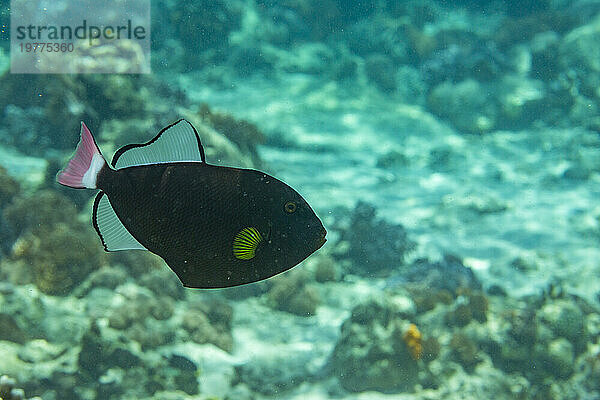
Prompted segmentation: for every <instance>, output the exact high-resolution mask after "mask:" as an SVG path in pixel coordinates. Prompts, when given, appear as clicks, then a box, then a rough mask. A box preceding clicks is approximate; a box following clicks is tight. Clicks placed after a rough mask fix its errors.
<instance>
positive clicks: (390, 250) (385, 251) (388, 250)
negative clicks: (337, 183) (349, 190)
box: [335, 201, 415, 276]
mask: <svg viewBox="0 0 600 400" xmlns="http://www.w3.org/2000/svg"><path fill="white" fill-rule="evenodd" d="M375 214H376V211H375V208H374V207H373V206H371V205H369V204H367V203H364V202H362V201H359V202H358V203H357V204H356V206H355V208H354V210H353V211H352V213H351V215H350V217H349V220H348V221H345V222H342V223H338V224H339V225H340V226H339V227H338V228H339V229H340V230H341V235H340V242H341V243H340V244H342V245H341V246H340V244H338V250H337V251H336V254H335V255H336V256H337V257H338V258H347V259H349V260H350V261H351V264H350V265H349V267H348V269H347V272H349V273H353V274H357V275H362V276H372V275H373V274H377V273H380V272H389V271H390V270H394V269H396V268H398V267H399V266H401V265H403V264H404V261H405V258H406V256H407V254H408V253H410V252H411V251H412V250H413V249H414V247H415V243H414V242H413V241H412V240H410V239H409V238H408V235H407V233H406V230H405V229H404V227H403V226H402V225H399V224H390V223H389V222H387V221H385V220H383V219H378V218H376V216H375ZM344 243H346V245H343V244H344Z"/></svg>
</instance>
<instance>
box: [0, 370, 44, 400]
mask: <svg viewBox="0 0 600 400" xmlns="http://www.w3.org/2000/svg"><path fill="white" fill-rule="evenodd" d="M16 386H17V382H16V381H15V380H14V379H13V378H11V377H9V376H7V375H1V376H0V399H2V400H27V399H28V398H27V397H25V391H24V390H23V389H20V388H18V387H16ZM30 400H41V399H40V398H39V397H31V398H30Z"/></svg>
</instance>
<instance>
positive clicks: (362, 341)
mask: <svg viewBox="0 0 600 400" xmlns="http://www.w3.org/2000/svg"><path fill="white" fill-rule="evenodd" d="M425 343H427V344H426V345H425ZM424 345H425V347H424ZM436 352H437V350H436V345H435V343H434V342H429V341H424V339H423V337H422V334H421V332H419V330H418V329H417V328H416V325H414V324H409V323H408V322H407V321H405V320H403V319H402V317H401V315H400V313H399V311H398V309H397V308H396V307H395V306H394V305H393V304H391V303H388V302H377V301H371V302H368V303H365V304H361V305H359V306H357V307H355V308H354V309H353V310H352V313H351V316H350V318H348V319H347V320H346V321H344V323H343V325H342V328H341V337H340V339H339V341H338V342H337V344H336V346H335V348H334V350H333V353H332V354H331V358H330V360H329V367H330V369H331V371H332V372H333V374H334V376H336V377H337V378H338V379H339V380H340V383H341V385H342V386H343V387H344V388H345V389H346V390H349V391H354V392H361V391H367V390H377V391H382V392H400V391H411V390H413V388H414V386H415V385H416V384H417V383H418V382H419V370H420V367H419V364H418V363H417V360H419V359H420V358H421V357H423V356H424V355H426V357H427V359H428V360H429V359H432V358H433V357H434V354H435V353H436Z"/></svg>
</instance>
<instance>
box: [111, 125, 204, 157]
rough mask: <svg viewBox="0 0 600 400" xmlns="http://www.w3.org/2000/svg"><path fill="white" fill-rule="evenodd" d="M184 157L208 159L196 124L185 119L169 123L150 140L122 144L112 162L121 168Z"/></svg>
mask: <svg viewBox="0 0 600 400" xmlns="http://www.w3.org/2000/svg"><path fill="white" fill-rule="evenodd" d="M182 161H197V162H205V157H204V149H203V148H202V143H200V137H199V136H198V133H197V132H196V129H194V127H193V126H192V124H190V123H189V122H188V121H186V120H184V119H181V120H179V121H177V122H175V123H174V124H172V125H169V126H167V127H166V128H164V129H163V130H162V131H160V132H159V133H158V135H156V137H155V138H154V139H152V140H151V141H149V142H148V143H145V144H130V145H127V146H124V147H121V148H120V149H119V150H118V151H117V152H116V153H115V156H114V158H113V161H112V166H113V167H114V168H116V169H119V168H125V167H131V166H134V165H146V164H157V163H167V162H182Z"/></svg>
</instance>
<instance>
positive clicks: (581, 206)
mask: <svg viewBox="0 0 600 400" xmlns="http://www.w3.org/2000/svg"><path fill="white" fill-rule="evenodd" d="M0 4H1V6H0V7H1V9H0V25H1V26H3V27H6V26H8V24H9V20H10V10H9V5H8V1H5V0H2V2H1V3H0ZM5 32H6V30H5V29H4V28H3V36H2V38H3V39H2V41H1V42H0V375H1V376H2V377H1V378H0V398H2V399H4V400H7V399H23V398H26V399H30V398H41V399H44V400H65V399H77V400H79V399H81V400H88V399H90V400H92V399H160V400H184V399H202V400H209V399H210V400H217V399H219V400H220V399H223V400H225V399H227V400H251V399H256V400H259V399H315V400H318V399H346V400H358V399H361V400H363V399H369V400H370V399H374V400H384V399H385V400H387V399H411V400H412V399H415V400H417V399H422V400H425V399H427V400H433V399H492V398H493V399H540V400H541V399H544V400H545V399H600V285H599V283H600V261H599V260H600V249H599V242H600V201H599V200H598V199H599V196H600V113H599V108H600V2H598V1H595V0H537V1H536V0H522V1H516V0H508V1H494V0H489V1H487V0H481V1H477V2H471V1H443V0H414V1H413V0H411V1H394V0H360V1H350V0H250V1H241V0H239V1H236V0H231V1H224V0H202V1H192V0H186V1H175V0H153V1H152V69H153V73H152V74H148V75H117V74H104V75H99V74H98V75H94V74H81V75H18V74H11V73H10V72H9V71H8V69H9V64H10V59H9V50H10V42H9V38H8V37H7V36H6V33H5ZM106 62H110V60H107V61H106ZM179 118H186V119H188V120H189V121H190V122H192V123H193V124H194V125H196V126H203V130H204V131H205V132H207V133H206V134H203V136H202V137H201V139H202V142H203V144H204V147H205V149H206V156H207V161H208V162H209V163H213V164H218V165H230V166H236V167H249V168H257V169H260V170H263V171H265V172H268V173H270V174H273V175H274V176H276V177H278V178H280V179H282V180H283V181H284V182H286V183H288V184H290V185H291V186H292V187H294V188H295V189H296V190H298V191H299V192H300V193H301V194H302V195H303V196H304V197H305V198H306V200H307V201H308V202H309V203H310V204H311V205H312V207H313V208H314V209H315V211H316V212H317V214H318V215H319V216H320V217H321V219H322V220H323V222H324V225H325V227H326V228H327V230H328V232H329V235H328V239H329V240H328V242H327V244H326V245H325V246H324V247H323V248H322V249H321V250H319V251H318V252H317V253H315V254H313V255H312V256H311V257H310V258H308V259H307V260H306V261H304V262H303V263H302V264H301V265H299V266H297V267H295V268H293V269H292V270H291V271H289V272H286V273H285V274H282V275H280V276H276V277H274V278H271V279H269V280H266V281H263V282H259V283H256V284H250V285H245V286H242V287H238V288H231V289H223V290H190V289H184V288H183V287H182V286H181V284H180V283H179V281H178V279H177V277H176V276H175V274H173V273H172V271H171V270H170V269H169V268H168V267H167V266H166V265H165V264H164V263H163V262H162V260H161V259H160V258H158V257H156V256H154V255H152V254H150V253H147V252H140V251H124V252H116V253H105V252H104V250H103V248H102V245H101V242H100V240H99V238H98V237H97V235H96V234H95V232H94V230H93V228H92V225H91V222H90V213H91V207H92V202H93V196H94V192H93V191H75V190H70V189H67V188H63V187H60V186H59V185H58V184H57V183H56V182H55V176H56V173H57V171H58V170H59V169H60V168H61V167H62V166H63V165H64V163H65V162H66V160H68V158H69V156H70V155H71V154H72V151H73V150H74V148H75V145H76V144H77V141H78V138H79V126H80V123H81V121H85V122H86V124H87V125H88V126H89V127H90V129H91V130H92V132H94V133H95V135H96V138H97V140H98V143H99V145H100V148H101V149H102V151H103V152H104V154H105V155H107V156H109V159H110V157H111V156H112V154H113V153H114V152H115V151H116V149H118V148H119V147H120V146H123V145H125V144H128V143H143V142H146V141H148V140H150V139H152V138H153V137H154V136H155V135H156V133H157V132H158V131H159V130H160V129H162V128H163V127H165V126H166V125H168V124H170V123H172V122H174V121H176V120H178V119H179ZM36 396H37V397H36Z"/></svg>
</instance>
